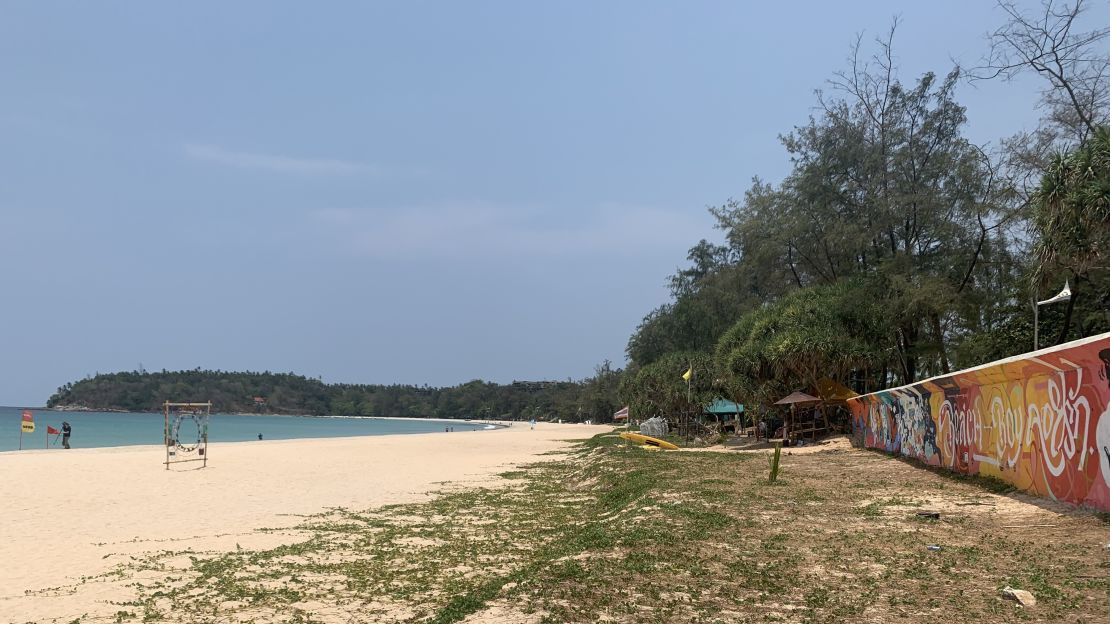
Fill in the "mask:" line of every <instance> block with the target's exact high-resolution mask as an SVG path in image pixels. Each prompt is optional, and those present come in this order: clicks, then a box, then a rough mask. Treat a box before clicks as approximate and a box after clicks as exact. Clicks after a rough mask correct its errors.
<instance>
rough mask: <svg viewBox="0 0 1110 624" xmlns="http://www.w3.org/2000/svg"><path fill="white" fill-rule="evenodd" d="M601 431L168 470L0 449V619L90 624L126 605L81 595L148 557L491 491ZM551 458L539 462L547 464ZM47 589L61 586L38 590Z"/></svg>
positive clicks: (112, 458) (382, 442)
mask: <svg viewBox="0 0 1110 624" xmlns="http://www.w3.org/2000/svg"><path fill="white" fill-rule="evenodd" d="M605 430H607V428H606V427H600V426H589V425H560V424H547V423H540V424H539V425H537V427H536V429H535V430H534V431H533V430H530V429H529V427H528V425H527V424H526V423H516V424H515V426H513V427H511V428H506V429H499V430H490V431H473V432H452V433H433V434H419V435H389V436H368V437H359V438H330V439H309V440H275V441H261V442H236V443H224V444H212V445H211V448H210V451H209V461H208V467H207V468H204V469H195V467H197V466H199V464H180V465H177V466H175V467H174V468H173V469H172V470H170V471H167V470H165V467H164V466H163V464H162V461H163V459H164V451H163V449H162V447H160V446H137V447H118V448H104V449H74V450H69V451H61V450H50V451H46V450H41V451H21V452H11V453H0V475H2V478H0V500H2V501H3V507H2V511H0V525H2V526H3V527H4V539H3V540H0V562H2V564H0V622H28V621H32V622H40V621H47V622H49V621H58V622H69V621H72V620H73V619H75V618H78V617H82V616H84V617H85V618H86V619H84V620H82V621H97V620H98V619H99V618H106V617H108V616H110V615H111V614H114V613H115V612H116V611H117V610H118V609H119V607H118V606H117V605H114V604H112V601H119V600H125V599H126V598H127V596H126V595H125V594H123V593H121V591H122V589H121V588H120V587H117V586H113V585H111V584H98V583H90V584H86V585H81V586H79V587H77V588H76V589H74V586H75V585H76V584H79V583H80V579H81V578H82V577H94V576H97V575H100V574H103V573H105V572H107V571H109V570H111V569H112V568H113V567H114V566H115V565H116V564H118V563H121V562H123V561H126V560H129V559H130V557H131V556H133V555H136V556H137V555H139V554H141V553H144V552H150V551H153V550H159V549H169V548H173V549H186V548H192V549H195V550H203V549H228V550H233V549H235V548H236V544H241V545H242V546H243V547H260V546H266V545H271V544H275V543H279V542H281V541H282V540H283V539H289V537H288V536H287V535H282V534H281V533H280V532H279V533H255V532H253V531H254V530H255V529H259V528H263V527H269V528H282V527H289V526H292V525H294V524H296V523H297V522H298V517H296V515H297V514H312V513H316V512H320V511H323V510H325V509H327V508H330V507H348V508H354V509H365V508H370V507H375V506H379V505H385V504H391V503H403V502H411V501H416V500H422V499H424V498H426V497H427V496H428V495H429V493H430V492H434V491H435V490H437V489H441V488H443V487H444V485H443V484H444V482H450V483H451V484H463V485H488V484H494V483H496V482H498V481H499V479H498V478H497V476H496V475H497V474H498V473H500V472H503V471H505V470H509V469H511V467H513V466H515V465H519V464H522V463H527V462H531V461H536V460H541V459H543V457H540V454H542V453H544V452H547V451H551V450H554V449H558V448H563V447H565V446H566V445H567V442H566V440H569V439H582V438H587V437H590V436H592V435H595V434H597V433H600V432H602V431H605ZM549 457H550V456H549ZM49 588H60V589H57V590H49V591H44V590H48V589H49Z"/></svg>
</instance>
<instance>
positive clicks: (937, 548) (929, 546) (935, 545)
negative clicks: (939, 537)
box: [925, 544, 943, 552]
mask: <svg viewBox="0 0 1110 624" xmlns="http://www.w3.org/2000/svg"><path fill="white" fill-rule="evenodd" d="M925 548H928V549H929V550H931V551H933V552H937V551H939V550H943V548H941V547H940V546H938V545H937V544H929V545H927V546H925Z"/></svg>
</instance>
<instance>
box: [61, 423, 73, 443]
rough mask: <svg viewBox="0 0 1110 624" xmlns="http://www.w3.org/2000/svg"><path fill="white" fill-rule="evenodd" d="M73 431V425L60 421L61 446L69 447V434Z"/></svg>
mask: <svg viewBox="0 0 1110 624" xmlns="http://www.w3.org/2000/svg"><path fill="white" fill-rule="evenodd" d="M72 431H73V427H70V426H69V423H68V422H66V421H64V420H63V421H62V448H69V434H70V433H71V432H72Z"/></svg>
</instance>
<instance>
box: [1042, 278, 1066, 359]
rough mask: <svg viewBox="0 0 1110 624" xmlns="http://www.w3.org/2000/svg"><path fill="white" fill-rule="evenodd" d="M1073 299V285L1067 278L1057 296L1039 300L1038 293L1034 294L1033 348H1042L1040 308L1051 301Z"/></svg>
mask: <svg viewBox="0 0 1110 624" xmlns="http://www.w3.org/2000/svg"><path fill="white" fill-rule="evenodd" d="M1069 299H1071V286H1070V285H1068V282H1067V280H1065V281H1064V289H1063V290H1061V291H1060V292H1059V293H1057V294H1056V296H1055V297H1052V298H1050V299H1045V300H1044V301H1037V297H1036V295H1034V296H1033V350H1034V351H1036V350H1037V349H1040V348H1041V347H1040V344H1039V343H1040V340H1039V338H1040V335H1039V334H1040V326H1039V324H1038V321H1039V317H1040V309H1041V306H1043V305H1048V304H1050V303H1060V302H1061V301H1067V300H1069Z"/></svg>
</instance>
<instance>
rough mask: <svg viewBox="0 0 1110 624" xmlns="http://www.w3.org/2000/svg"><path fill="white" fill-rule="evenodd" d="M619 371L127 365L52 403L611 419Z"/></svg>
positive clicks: (69, 388)
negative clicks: (555, 375) (441, 374)
mask: <svg viewBox="0 0 1110 624" xmlns="http://www.w3.org/2000/svg"><path fill="white" fill-rule="evenodd" d="M619 378H620V371H619V370H613V369H612V368H610V366H609V363H608V362H605V363H604V364H602V365H600V366H599V367H597V369H596V371H595V373H594V375H593V376H592V377H589V378H587V379H584V380H582V381H569V380H568V381H542V382H513V383H511V384H505V385H502V384H495V383H489V382H484V381H480V380H475V381H470V382H467V383H464V384H461V385H458V386H453V387H449V388H432V387H428V386H407V385H389V386H385V385H355V384H325V383H324V382H322V381H320V380H318V379H310V378H307V377H303V376H301V375H295V374H293V373H270V372H264V373H250V372H247V373H237V372H224V371H208V370H199V369H197V370H191V371H178V372H167V371H162V372H160V373H145V372H125V373H111V374H98V375H96V376H95V377H90V378H87V379H83V380H81V381H78V382H77V383H73V384H66V385H65V386H63V387H61V388H58V391H57V393H55V394H54V395H53V396H51V397H50V400H49V401H48V402H47V406H48V407H67V406H80V407H87V408H90V409H121V410H133V411H158V410H160V409H161V406H162V402H163V401H201V402H202V401H212V403H213V408H214V409H215V410H217V411H221V412H242V413H268V414H272V413H277V414H313V415H323V414H335V415H357V416H402V417H414V418H422V417H429V418H500V419H517V420H527V419H531V418H536V419H539V420H555V419H562V420H564V421H583V420H593V421H595V422H606V421H609V420H611V419H612V415H613V413H614V412H615V411H616V410H617V409H618V408H619V406H618V405H617V386H618V383H619ZM256 397H257V398H259V399H261V401H257V402H256V401H255V398H256Z"/></svg>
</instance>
